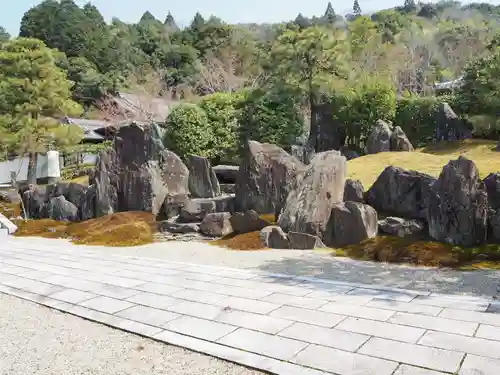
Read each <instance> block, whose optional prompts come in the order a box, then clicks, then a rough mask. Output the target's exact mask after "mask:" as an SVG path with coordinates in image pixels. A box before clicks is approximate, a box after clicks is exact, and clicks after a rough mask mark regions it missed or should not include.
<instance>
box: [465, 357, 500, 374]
mask: <svg viewBox="0 0 500 375" xmlns="http://www.w3.org/2000/svg"><path fill="white" fill-rule="evenodd" d="M499 369H500V361H499V360H497V359H491V358H484V357H479V356H476V355H471V354H467V355H466V356H465V361H464V363H463V364H462V367H461V368H460V371H459V372H458V375H498V373H499Z"/></svg>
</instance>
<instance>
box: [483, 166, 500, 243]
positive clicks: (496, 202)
mask: <svg viewBox="0 0 500 375" xmlns="http://www.w3.org/2000/svg"><path fill="white" fill-rule="evenodd" d="M484 185H485V186H486V191H487V193H488V205H489V207H488V232H489V233H488V241H491V242H494V243H500V173H498V172H497V173H490V174H489V175H488V176H487V177H486V178H485V179H484Z"/></svg>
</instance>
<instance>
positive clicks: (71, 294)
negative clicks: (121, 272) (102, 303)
mask: <svg viewBox="0 0 500 375" xmlns="http://www.w3.org/2000/svg"><path fill="white" fill-rule="evenodd" d="M95 297H97V295H96V294H94V293H89V292H84V291H81V290H75V289H65V290H62V291H60V292H57V293H54V294H51V295H50V298H53V299H57V300H60V301H63V302H68V303H80V302H84V301H87V300H89V299H92V298H95Z"/></svg>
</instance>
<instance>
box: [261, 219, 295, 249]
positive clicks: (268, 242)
mask: <svg viewBox="0 0 500 375" xmlns="http://www.w3.org/2000/svg"><path fill="white" fill-rule="evenodd" d="M260 239H261V241H262V244H263V245H264V246H265V247H267V248H270V249H289V248H290V243H289V241H288V236H287V234H286V233H285V232H283V229H281V228H280V227H278V226H277V225H271V226H268V227H265V228H264V229H262V230H261V231H260Z"/></svg>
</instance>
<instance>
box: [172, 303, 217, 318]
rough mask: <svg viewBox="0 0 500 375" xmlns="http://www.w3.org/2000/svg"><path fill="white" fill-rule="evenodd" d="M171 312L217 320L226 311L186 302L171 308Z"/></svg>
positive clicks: (211, 306)
mask: <svg viewBox="0 0 500 375" xmlns="http://www.w3.org/2000/svg"><path fill="white" fill-rule="evenodd" d="M167 310H169V311H173V312H175V313H178V314H184V315H189V316H194V317H196V318H201V319H208V320H215V319H217V317H218V316H219V315H221V314H223V313H224V309H223V308H221V307H220V306H213V305H207V304H204V303H198V302H191V301H184V302H180V303H178V304H176V305H172V306H169V307H168V308H167Z"/></svg>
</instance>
